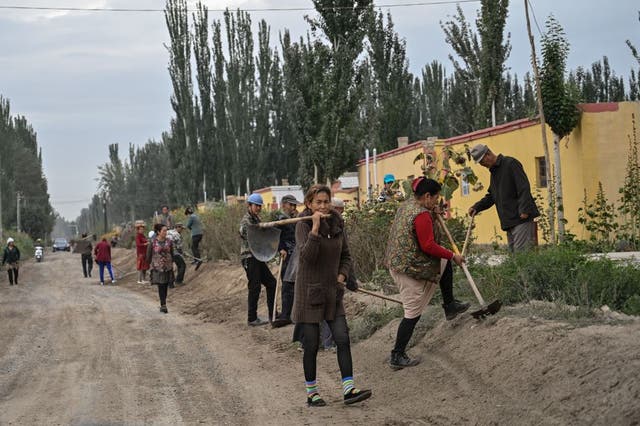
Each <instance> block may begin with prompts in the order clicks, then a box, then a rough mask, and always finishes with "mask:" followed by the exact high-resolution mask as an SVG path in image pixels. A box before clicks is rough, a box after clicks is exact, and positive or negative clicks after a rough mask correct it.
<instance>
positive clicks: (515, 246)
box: [469, 144, 540, 252]
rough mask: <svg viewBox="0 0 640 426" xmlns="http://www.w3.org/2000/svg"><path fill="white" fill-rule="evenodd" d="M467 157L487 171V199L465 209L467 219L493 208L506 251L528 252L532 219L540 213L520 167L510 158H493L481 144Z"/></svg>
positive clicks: (532, 240) (532, 234)
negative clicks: (494, 208) (502, 234)
mask: <svg viewBox="0 0 640 426" xmlns="http://www.w3.org/2000/svg"><path fill="white" fill-rule="evenodd" d="M471 156H472V157H473V159H474V160H475V162H476V163H479V164H480V165H481V166H484V167H486V168H488V169H489V172H490V173H491V182H490V183H489V191H488V192H487V195H485V196H484V198H482V199H481V200H480V201H478V202H477V203H475V204H474V205H473V206H471V207H470V208H469V215H470V216H473V215H475V214H477V213H480V212H481V211H483V210H487V209H488V208H490V207H491V206H493V205H494V204H495V206H496V210H497V212H498V218H499V219H500V227H501V228H502V230H503V231H506V232H507V240H508V243H509V250H511V252H519V251H524V250H527V249H529V248H531V247H532V246H533V245H534V244H535V241H536V224H535V222H534V221H533V219H535V218H536V217H538V216H540V212H539V211H538V207H537V206H536V202H535V201H534V199H533V196H532V195H531V186H530V185H529V179H528V178H527V174H526V173H525V172H524V168H523V167H522V164H521V163H520V162H519V161H518V160H516V159H515V158H513V157H507V156H504V155H502V154H498V155H496V154H494V153H493V152H491V150H490V149H489V147H488V146H487V145H482V144H479V145H476V146H474V147H473V148H472V149H471Z"/></svg>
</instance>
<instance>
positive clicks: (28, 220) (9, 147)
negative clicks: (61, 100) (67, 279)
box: [0, 96, 55, 238]
mask: <svg viewBox="0 0 640 426" xmlns="http://www.w3.org/2000/svg"><path fill="white" fill-rule="evenodd" d="M18 193H19V194H20V199H21V202H20V210H21V218H20V219H21V220H20V225H21V230H23V231H25V232H27V233H28V234H29V235H31V236H32V237H33V238H38V237H39V238H44V237H45V236H46V235H48V234H49V233H50V232H51V230H52V229H53V223H54V220H55V219H54V213H53V208H52V207H51V204H50V202H49V194H48V185H47V180H46V178H45V176H44V174H43V169H42V153H41V151H40V148H39V147H38V142H37V135H36V132H35V130H34V129H33V127H32V126H31V124H29V122H28V121H27V119H26V118H25V117H21V116H18V117H15V116H13V115H12V114H11V108H10V103H9V101H8V100H7V99H5V98H3V97H2V96H0V196H2V200H0V201H2V203H0V204H1V205H2V212H1V213H2V214H1V216H2V223H0V228H3V229H5V230H7V231H9V230H15V229H16V228H17V202H18V197H17V194H18Z"/></svg>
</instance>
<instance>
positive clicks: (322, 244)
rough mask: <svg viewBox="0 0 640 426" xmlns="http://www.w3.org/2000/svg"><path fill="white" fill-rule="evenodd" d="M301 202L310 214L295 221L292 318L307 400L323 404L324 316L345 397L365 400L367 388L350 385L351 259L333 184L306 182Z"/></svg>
mask: <svg viewBox="0 0 640 426" xmlns="http://www.w3.org/2000/svg"><path fill="white" fill-rule="evenodd" d="M304 204H305V206H306V209H305V211H304V212H303V213H302V215H311V216H312V220H311V221H303V222H299V223H298V225H297V226H296V247H297V248H298V250H299V260H298V262H299V263H298V273H297V276H296V283H295V296H294V302H293V312H292V319H293V321H294V322H296V323H298V324H300V326H301V327H302V334H303V342H302V343H303V346H304V356H303V361H302V364H303V367H304V376H305V382H306V389H307V404H308V405H309V406H315V407H320V406H324V405H326V403H325V401H324V400H323V399H322V398H320V395H319V393H318V386H317V382H316V357H317V355H318V346H319V341H320V339H319V337H320V322H321V321H323V320H326V321H327V323H328V324H329V327H330V328H331V332H332V334H333V337H334V339H335V342H336V346H337V351H336V352H337V356H338V365H339V367H340V373H341V375H342V387H343V394H344V403H345V404H353V403H355V402H359V401H364V400H365V399H367V398H369V397H370V396H371V391H370V390H360V389H357V388H356V387H355V386H354V382H353V367H352V361H351V345H350V342H349V328H348V327H347V320H346V318H345V312H344V305H343V304H342V297H343V295H344V286H345V282H346V280H347V277H348V275H349V267H350V265H351V257H350V255H349V248H348V245H347V239H346V236H345V234H344V231H343V227H344V222H343V221H342V218H341V217H340V215H339V214H338V213H337V212H336V211H334V210H332V209H331V190H330V189H329V187H327V186H324V185H314V186H312V187H311V188H309V191H307V194H306V195H305V197H304ZM327 216H328V217H327Z"/></svg>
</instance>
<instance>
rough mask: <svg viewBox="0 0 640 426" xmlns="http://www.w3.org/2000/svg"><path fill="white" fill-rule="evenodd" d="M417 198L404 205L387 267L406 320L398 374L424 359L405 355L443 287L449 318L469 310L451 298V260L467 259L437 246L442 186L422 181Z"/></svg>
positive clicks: (394, 361)
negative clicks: (419, 322) (438, 287)
mask: <svg viewBox="0 0 640 426" xmlns="http://www.w3.org/2000/svg"><path fill="white" fill-rule="evenodd" d="M412 188H413V193H414V198H413V199H410V200H408V201H406V202H404V203H403V204H402V206H400V208H399V209H398V211H397V212H396V216H395V219H394V221H393V224H392V225H391V229H390V231H389V240H388V244H387V249H386V252H385V263H386V266H387V267H388V268H389V272H390V274H391V277H392V278H393V280H394V281H395V282H396V284H397V285H398V288H399V289H400V300H401V301H402V307H403V308H404V318H402V321H400V325H399V326H398V332H397V335H396V342H395V346H394V347H393V350H392V351H391V358H390V359H389V366H390V367H391V368H392V369H394V370H400V369H402V368H405V367H412V366H415V365H417V364H418V363H419V362H420V360H419V359H417V358H416V359H412V358H409V356H408V355H407V353H406V348H407V345H408V344H409V340H411V336H412V335H413V330H414V328H415V326H416V324H417V323H418V321H419V320H420V317H421V316H422V312H423V311H424V309H425V308H426V306H427V305H428V304H429V302H430V301H431V298H432V297H433V294H434V293H435V291H436V286H438V283H439V284H440V290H441V292H442V300H443V305H442V307H443V308H444V312H445V317H446V318H447V320H452V319H454V318H455V317H456V316H457V315H458V314H460V313H462V312H464V311H466V310H467V309H469V306H471V305H470V304H469V303H465V302H460V301H458V300H456V299H454V297H453V268H452V267H451V261H452V260H453V261H454V262H455V263H456V264H457V265H462V263H463V262H464V259H463V257H462V256H460V255H458V254H454V253H453V252H451V251H449V250H447V249H445V248H444V247H442V246H440V245H439V240H440V232H439V228H437V227H436V223H437V221H436V220H435V219H436V217H435V215H436V214H439V213H437V212H435V208H436V206H437V205H438V202H439V201H440V189H441V186H440V184H439V183H438V182H436V181H435V180H433V179H428V178H425V177H422V176H421V177H418V178H416V179H414V180H413V183H412Z"/></svg>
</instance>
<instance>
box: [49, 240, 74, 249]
mask: <svg viewBox="0 0 640 426" xmlns="http://www.w3.org/2000/svg"><path fill="white" fill-rule="evenodd" d="M53 251H54V252H56V251H71V246H70V245H69V241H67V239H66V238H56V239H55V240H53Z"/></svg>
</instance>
